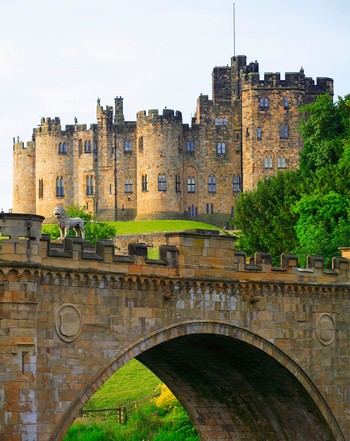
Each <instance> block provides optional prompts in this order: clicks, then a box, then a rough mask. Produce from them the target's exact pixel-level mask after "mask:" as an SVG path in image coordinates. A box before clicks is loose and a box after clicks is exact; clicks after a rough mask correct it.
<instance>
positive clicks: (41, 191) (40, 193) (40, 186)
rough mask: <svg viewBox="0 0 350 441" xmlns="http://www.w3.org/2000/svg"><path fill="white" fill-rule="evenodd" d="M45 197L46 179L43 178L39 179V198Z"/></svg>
mask: <svg viewBox="0 0 350 441" xmlns="http://www.w3.org/2000/svg"><path fill="white" fill-rule="evenodd" d="M43 197H44V181H43V180H42V179H39V198H40V199H41V198H43Z"/></svg>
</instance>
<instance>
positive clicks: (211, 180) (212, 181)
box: [208, 175, 216, 193]
mask: <svg viewBox="0 0 350 441" xmlns="http://www.w3.org/2000/svg"><path fill="white" fill-rule="evenodd" d="M208 193H216V176H215V175H209V176H208Z"/></svg>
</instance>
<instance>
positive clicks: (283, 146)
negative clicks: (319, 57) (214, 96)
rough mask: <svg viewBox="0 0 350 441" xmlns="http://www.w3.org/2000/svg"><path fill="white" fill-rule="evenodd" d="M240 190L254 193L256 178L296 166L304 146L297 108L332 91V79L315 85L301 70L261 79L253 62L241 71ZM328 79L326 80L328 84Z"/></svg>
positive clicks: (274, 74) (267, 74) (269, 75)
mask: <svg viewBox="0 0 350 441" xmlns="http://www.w3.org/2000/svg"><path fill="white" fill-rule="evenodd" d="M241 80H242V86H241V100H242V170H243V190H253V189H254V188H255V187H256V184H257V182H258V180H259V179H263V178H265V177H266V176H270V175H273V174H276V173H277V172H278V171H284V170H287V169H295V168H298V166H299V154H300V150H301V149H302V147H303V143H302V139H301V137H300V134H299V131H298V126H299V124H300V112H299V108H300V106H303V105H305V104H307V103H309V102H311V101H313V100H314V99H315V98H316V96H317V95H319V94H321V93H326V92H330V91H331V90H332V87H331V86H332V84H333V82H332V80H330V79H323V80H324V81H321V82H320V81H318V82H317V85H316V86H315V85H314V81H313V80H312V79H311V78H306V77H305V75H304V71H303V70H300V72H292V73H286V74H285V79H284V80H283V79H281V75H280V73H279V72H277V73H265V75H264V79H263V80H260V78H259V72H258V69H257V68H256V64H255V63H251V64H250V65H249V66H247V67H246V69H245V72H244V73H243V69H242V75H241ZM327 80H328V81H327Z"/></svg>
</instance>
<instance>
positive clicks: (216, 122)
mask: <svg viewBox="0 0 350 441" xmlns="http://www.w3.org/2000/svg"><path fill="white" fill-rule="evenodd" d="M215 125H216V126H218V125H219V118H215Z"/></svg>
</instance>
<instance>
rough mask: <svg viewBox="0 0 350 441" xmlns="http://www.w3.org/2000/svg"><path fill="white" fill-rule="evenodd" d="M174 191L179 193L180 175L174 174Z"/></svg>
mask: <svg viewBox="0 0 350 441" xmlns="http://www.w3.org/2000/svg"><path fill="white" fill-rule="evenodd" d="M175 192H176V193H181V184H180V175H175Z"/></svg>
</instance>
